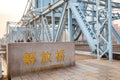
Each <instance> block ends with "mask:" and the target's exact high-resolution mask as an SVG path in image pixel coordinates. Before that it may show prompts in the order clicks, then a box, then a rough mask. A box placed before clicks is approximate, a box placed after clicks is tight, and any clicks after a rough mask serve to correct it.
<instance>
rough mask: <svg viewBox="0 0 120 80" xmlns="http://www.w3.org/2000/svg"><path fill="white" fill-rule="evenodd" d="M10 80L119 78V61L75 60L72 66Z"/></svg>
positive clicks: (114, 79)
mask: <svg viewBox="0 0 120 80" xmlns="http://www.w3.org/2000/svg"><path fill="white" fill-rule="evenodd" d="M12 80H120V61H115V60H114V61H112V62H109V61H108V60H96V59H89V60H77V61H76V65H75V66H73V67H69V68H63V69H55V70H49V71H43V72H37V73H30V74H26V75H23V76H19V77H13V78H12Z"/></svg>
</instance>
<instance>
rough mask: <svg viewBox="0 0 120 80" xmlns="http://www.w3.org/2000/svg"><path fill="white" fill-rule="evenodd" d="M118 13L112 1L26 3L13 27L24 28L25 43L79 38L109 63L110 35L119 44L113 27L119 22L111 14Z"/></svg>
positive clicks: (44, 0)
mask: <svg viewBox="0 0 120 80" xmlns="http://www.w3.org/2000/svg"><path fill="white" fill-rule="evenodd" d="M119 9H120V3H117V2H113V1H112V0H28V2H27V5H26V8H25V11H24V14H23V16H22V18H21V20H20V21H19V22H18V23H17V24H16V25H15V26H21V29H23V28H24V30H23V32H21V33H20V34H24V35H26V36H23V37H24V38H23V39H24V41H27V39H28V38H29V37H32V38H33V41H34V42H57V41H70V42H73V41H74V42H80V41H79V40H80V39H81V38H80V37H82V40H84V41H85V42H86V41H87V43H88V44H89V47H90V49H91V50H92V52H93V53H97V57H98V59H99V58H101V57H102V56H103V55H105V56H107V57H108V58H109V60H112V33H113V34H114V36H115V37H116V39H117V41H118V42H119V43H120V36H119V34H118V33H117V32H116V30H115V29H114V27H113V26H112V21H113V20H116V19H119V18H120V15H119V13H118V12H116V11H114V10H119ZM7 26H8V27H9V25H7ZM17 32H19V30H17V31H16V33H17ZM8 34H9V36H11V35H10V32H9V33H8ZM16 36H18V35H17V34H16ZM14 37H15V36H14ZM14 40H15V39H13V40H12V41H13V42H14Z"/></svg>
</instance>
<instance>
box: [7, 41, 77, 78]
mask: <svg viewBox="0 0 120 80" xmlns="http://www.w3.org/2000/svg"><path fill="white" fill-rule="evenodd" d="M74 53H75V50H74V43H68V42H67V43H63V42H57V43H11V44H8V46H7V61H8V75H9V77H10V76H17V75H21V74H24V73H27V72H36V71H42V70H46V69H53V68H59V67H66V66H71V65H74V64H75V59H74V58H75V57H74ZM44 54H45V55H44Z"/></svg>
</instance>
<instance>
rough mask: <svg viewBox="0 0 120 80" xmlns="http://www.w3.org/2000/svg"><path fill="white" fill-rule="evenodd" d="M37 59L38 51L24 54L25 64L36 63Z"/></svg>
mask: <svg viewBox="0 0 120 80" xmlns="http://www.w3.org/2000/svg"><path fill="white" fill-rule="evenodd" d="M35 61H36V52H31V53H25V54H24V64H34V63H35Z"/></svg>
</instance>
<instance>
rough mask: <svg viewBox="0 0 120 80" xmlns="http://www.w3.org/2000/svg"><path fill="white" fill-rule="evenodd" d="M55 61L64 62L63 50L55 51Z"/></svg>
mask: <svg viewBox="0 0 120 80" xmlns="http://www.w3.org/2000/svg"><path fill="white" fill-rule="evenodd" d="M55 55H56V61H57V62H59V61H64V50H60V51H56V54H55Z"/></svg>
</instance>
